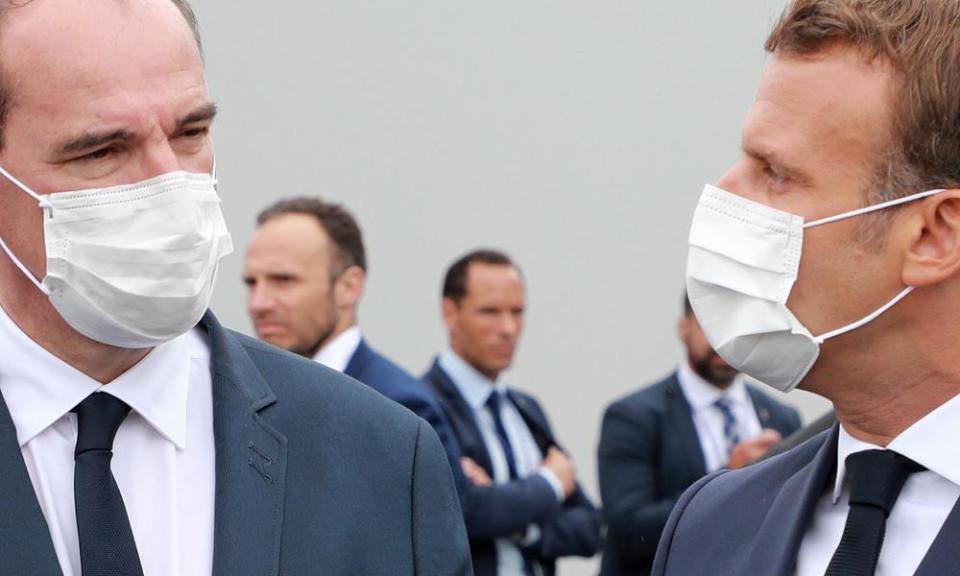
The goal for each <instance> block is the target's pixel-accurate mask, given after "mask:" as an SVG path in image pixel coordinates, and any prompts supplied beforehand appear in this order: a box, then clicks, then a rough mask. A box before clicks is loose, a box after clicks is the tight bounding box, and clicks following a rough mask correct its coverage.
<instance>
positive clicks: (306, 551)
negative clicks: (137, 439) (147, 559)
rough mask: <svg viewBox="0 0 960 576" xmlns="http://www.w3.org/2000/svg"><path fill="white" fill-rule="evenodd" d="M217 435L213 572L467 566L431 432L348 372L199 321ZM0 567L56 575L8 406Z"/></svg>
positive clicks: (443, 570)
mask: <svg viewBox="0 0 960 576" xmlns="http://www.w3.org/2000/svg"><path fill="white" fill-rule="evenodd" d="M200 328H201V329H203V330H204V331H205V332H206V333H207V335H208V339H209V343H210V351H211V372H212V379H213V429H214V437H215V442H216V445H215V446H216V492H215V504H214V550H213V575H214V576H313V575H317V574H323V575H327V574H329V575H336V576H339V575H345V574H351V575H354V574H356V575H382V576H395V575H397V574H411V575H412V574H417V575H422V576H434V575H437V574H448V575H458V576H460V575H466V574H470V571H471V570H470V557H469V548H468V543H467V537H466V531H465V530H464V528H463V520H462V518H461V514H460V506H459V503H458V501H457V496H456V494H455V491H454V485H453V478H452V476H451V474H450V467H449V466H448V464H447V458H446V455H445V453H444V451H443V447H442V446H441V445H440V441H439V440H438V439H437V435H436V434H435V433H434V431H433V429H432V428H431V427H430V426H429V425H428V424H427V423H426V422H424V421H422V420H421V419H419V418H417V417H415V416H414V415H412V414H410V412H409V411H407V410H405V409H403V408H401V407H399V406H397V405H396V404H395V403H393V402H391V401H389V400H387V399H385V398H383V397H382V396H381V395H380V394H377V393H375V392H373V391H372V390H370V389H369V388H367V387H365V386H361V385H359V384H357V383H356V382H354V381H353V380H351V379H349V378H347V377H345V376H343V375H342V374H339V373H338V372H335V371H333V370H329V369H326V368H324V367H323V366H320V365H318V364H316V363H315V362H311V361H309V360H306V359H304V358H300V357H298V356H295V355H293V354H290V353H287V352H284V351H282V350H280V349H278V348H274V347H272V346H268V345H266V344H263V343H261V342H259V341H257V340H254V339H251V338H247V337H245V336H242V335H239V334H236V333H233V332H230V331H228V330H225V329H223V328H221V327H220V325H219V324H218V323H217V321H216V319H215V318H214V317H213V315H212V314H209V313H208V314H207V315H206V316H205V317H204V319H203V321H202V322H201V324H200ZM0 567H2V568H0V571H2V572H3V573H4V574H29V575H30V576H61V571H60V566H59V563H58V562H57V557H56V553H55V552H54V548H53V543H52V541H51V538H50V533H49V530H48V528H47V525H46V522H45V520H44V517H43V513H42V512H41V510H40V505H39V504H38V502H37V498H36V496H35V494H34V489H33V485H32V483H31V481H30V476H29V475H28V473H27V469H26V466H25V465H24V461H23V457H22V455H21V452H20V446H19V444H18V443H17V436H16V430H15V428H14V425H13V421H12V420H11V418H10V414H9V411H8V410H7V407H6V405H5V404H4V403H2V402H0Z"/></svg>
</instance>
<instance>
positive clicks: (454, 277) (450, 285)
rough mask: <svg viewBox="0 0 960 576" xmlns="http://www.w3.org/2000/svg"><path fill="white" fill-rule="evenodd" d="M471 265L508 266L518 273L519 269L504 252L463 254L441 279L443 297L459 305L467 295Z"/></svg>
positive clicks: (474, 251) (482, 249) (482, 251)
mask: <svg viewBox="0 0 960 576" xmlns="http://www.w3.org/2000/svg"><path fill="white" fill-rule="evenodd" d="M472 264H488V265H491V266H509V267H511V268H513V269H515V270H516V271H517V272H520V267H519V266H517V265H516V264H514V262H513V260H511V259H510V257H509V256H507V255H506V254H505V253H504V252H501V251H499V250H493V249H490V248H481V249H478V250H473V251H471V252H468V253H467V254H464V255H463V256H461V257H460V258H459V259H457V261H456V262H454V263H453V264H451V265H450V268H448V269H447V274H446V276H445V277H444V279H443V297H444V298H447V299H450V300H453V301H454V302H456V303H458V304H459V303H460V301H461V300H463V298H464V296H466V295H467V274H468V273H469V272H470V266H471V265H472Z"/></svg>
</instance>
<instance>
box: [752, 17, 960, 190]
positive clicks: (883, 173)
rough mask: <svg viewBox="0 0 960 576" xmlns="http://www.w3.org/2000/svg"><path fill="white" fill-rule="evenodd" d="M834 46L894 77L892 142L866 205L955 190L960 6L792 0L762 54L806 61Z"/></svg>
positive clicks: (959, 166) (959, 164) (959, 140)
mask: <svg viewBox="0 0 960 576" xmlns="http://www.w3.org/2000/svg"><path fill="white" fill-rule="evenodd" d="M838 43H839V44H844V45H847V46H852V47H856V48H857V49H859V50H860V51H861V52H862V53H863V55H864V57H865V58H866V59H874V58H878V57H879V58H882V59H883V60H885V61H886V62H887V63H889V64H890V65H891V66H892V67H893V69H894V71H895V72H896V74H895V76H894V83H895V85H894V92H893V99H892V103H893V111H892V119H893V142H892V143H891V146H890V148H891V149H890V150H889V151H888V152H887V153H886V156H887V158H885V159H884V160H883V161H882V162H881V165H880V166H879V167H878V168H879V174H878V176H877V180H878V182H877V185H878V186H876V185H875V186H873V187H874V188H877V187H878V188H879V190H878V191H876V192H874V195H875V196H876V198H873V199H871V201H872V202H879V201H883V200H891V199H893V198H897V197H901V196H904V195H907V194H910V193H913V192H918V191H919V189H923V188H928V189H929V188H952V187H955V186H956V185H958V184H960V99H958V94H960V1H958V0H792V1H791V2H790V4H789V5H788V6H787V8H786V10H785V11H784V13H783V15H782V16H781V17H780V20H779V21H778V22H777V24H776V25H775V26H774V28H773V31H772V32H771V33H770V36H769V37H768V38H767V42H766V49H767V51H768V52H772V53H782V52H786V53H793V54H800V55H805V54H812V53H815V52H817V51H819V50H823V49H825V48H828V47H831V46H833V45H836V44H838Z"/></svg>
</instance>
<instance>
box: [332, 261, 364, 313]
mask: <svg viewBox="0 0 960 576" xmlns="http://www.w3.org/2000/svg"><path fill="white" fill-rule="evenodd" d="M366 285H367V275H366V273H365V272H364V271H363V268H360V267H359V266H351V267H349V268H347V269H346V270H344V271H343V274H341V275H340V277H339V278H337V280H336V281H335V282H334V297H335V298H336V305H337V307H338V308H356V307H357V306H358V305H359V304H360V300H361V299H362V298H363V290H364V288H365V287H366Z"/></svg>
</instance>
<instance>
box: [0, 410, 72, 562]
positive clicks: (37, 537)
mask: <svg viewBox="0 0 960 576" xmlns="http://www.w3.org/2000/svg"><path fill="white" fill-rule="evenodd" d="M0 518H2V519H3V521H2V522H0V566H2V572H3V573H4V574H36V575H37V576H61V575H62V572H61V571H60V563H59V561H58V560H57V553H56V551H55V550H54V548H53V540H52V539H51V538H50V529H49V528H48V527H47V521H46V520H45V519H44V517H43V511H41V510H40V504H39V502H37V496H36V492H34V490H33V482H32V481H31V480H30V475H29V474H28V473H27V467H26V465H25V464H24V462H23V454H22V453H21V452H20V444H19V442H17V430H16V428H15V427H14V424H13V419H12V418H11V417H10V412H9V410H7V405H6V403H5V402H3V400H2V397H0Z"/></svg>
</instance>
